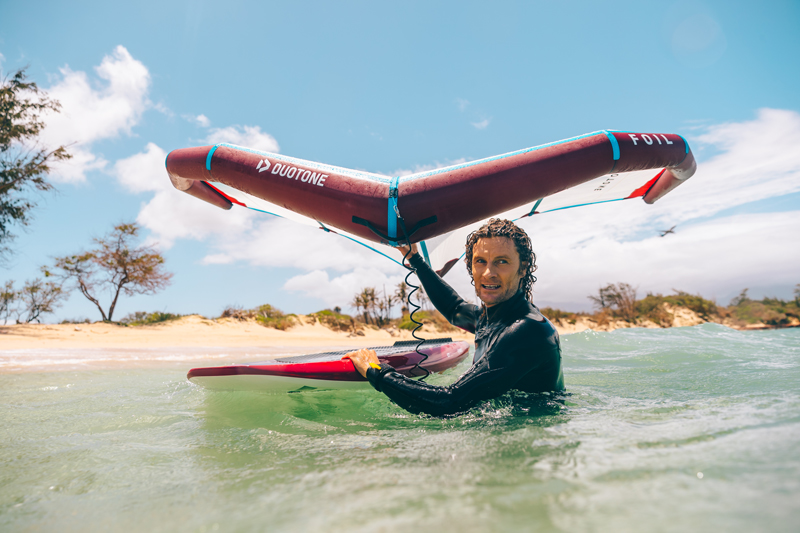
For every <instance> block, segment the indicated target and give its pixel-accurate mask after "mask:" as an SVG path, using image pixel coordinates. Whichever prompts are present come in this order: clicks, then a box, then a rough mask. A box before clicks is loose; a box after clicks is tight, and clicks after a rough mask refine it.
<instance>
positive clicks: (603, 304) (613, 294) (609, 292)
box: [589, 283, 636, 322]
mask: <svg viewBox="0 0 800 533" xmlns="http://www.w3.org/2000/svg"><path fill="white" fill-rule="evenodd" d="M589 299H590V300H592V301H593V302H594V304H595V306H596V307H598V308H600V309H607V310H609V311H611V313H612V314H613V315H614V316H617V317H620V318H622V319H623V320H627V321H629V322H631V321H633V320H635V319H636V289H635V288H633V287H632V286H631V285H629V284H627V283H616V284H614V283H611V284H609V285H606V286H605V287H602V288H601V289H599V290H598V291H597V296H589Z"/></svg>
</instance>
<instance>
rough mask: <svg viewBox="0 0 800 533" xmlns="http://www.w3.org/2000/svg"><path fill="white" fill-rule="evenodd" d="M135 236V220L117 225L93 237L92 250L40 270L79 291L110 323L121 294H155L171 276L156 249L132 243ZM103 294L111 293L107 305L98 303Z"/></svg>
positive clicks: (63, 258) (137, 227) (56, 280)
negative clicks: (93, 245)
mask: <svg viewBox="0 0 800 533" xmlns="http://www.w3.org/2000/svg"><path fill="white" fill-rule="evenodd" d="M138 235H139V225H138V224H136V223H135V222H132V223H127V224H118V225H116V226H114V228H113V229H112V230H111V231H110V232H109V233H108V234H107V235H104V236H103V237H98V238H95V239H93V241H94V244H95V247H94V248H93V249H91V250H89V251H88V252H84V251H81V252H78V253H77V254H74V255H65V256H63V257H56V258H55V264H54V265H53V266H52V267H49V268H48V267H43V268H42V271H43V272H44V275H45V278H51V280H54V282H58V284H59V287H60V288H64V287H66V288H67V289H68V290H78V291H79V292H80V293H81V294H82V295H83V296H84V297H86V299H87V300H89V301H90V302H92V303H93V304H94V305H95V307H97V310H98V311H99V312H100V316H102V318H103V322H111V321H112V320H113V317H114V310H115V309H116V308H117V303H118V301H119V297H120V295H121V294H125V295H127V296H133V295H134V294H155V293H156V292H158V291H160V290H162V289H164V288H166V287H167V286H168V285H169V283H170V279H171V278H172V274H171V273H169V272H167V271H166V270H164V258H163V257H162V256H161V254H159V253H158V251H157V250H156V249H155V248H153V247H152V246H138V247H137V246H134V240H135V239H136V238H137V237H138ZM103 293H110V294H111V301H110V302H109V303H108V307H107V308H106V307H104V306H103V305H102V304H101V303H100V295H101V294H103Z"/></svg>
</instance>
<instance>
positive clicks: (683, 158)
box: [166, 131, 696, 274]
mask: <svg viewBox="0 0 800 533" xmlns="http://www.w3.org/2000/svg"><path fill="white" fill-rule="evenodd" d="M166 166H167V171H168V174H169V177H170V179H171V181H172V183H173V185H174V186H175V188H177V189H178V190H181V191H183V192H186V193H187V194H190V195H192V196H195V197H197V198H199V199H201V200H204V201H206V202H208V203H211V204H213V205H216V206H217V207H221V208H224V209H230V208H231V207H232V205H233V204H238V205H240V206H243V207H247V208H250V209H254V210H257V211H261V212H264V213H268V214H271V215H274V216H279V217H283V218H287V219H290V220H294V221H296V222H300V223H303V224H307V225H313V226H316V227H318V228H320V229H323V230H324V231H328V232H332V233H336V234H339V235H341V236H344V237H345V238H348V239H351V240H353V241H355V242H358V243H359V244H362V245H364V246H366V247H368V248H370V249H371V250H373V251H375V252H377V253H380V254H381V255H384V256H385V257H387V258H389V259H390V260H392V261H395V262H397V261H396V260H395V259H394V258H393V257H390V256H389V255H387V254H385V253H383V252H381V251H380V250H379V249H378V247H376V246H375V244H374V243H376V242H379V243H382V244H389V245H396V244H397V243H398V242H399V241H402V240H404V236H403V227H405V229H406V231H408V232H409V233H411V235H410V237H411V241H412V242H421V244H422V248H423V251H424V252H425V256H426V259H427V260H428V262H429V263H430V264H431V266H433V267H434V268H435V269H436V270H438V271H440V272H441V273H442V274H445V273H446V272H447V271H448V270H449V269H450V268H451V267H452V265H453V264H454V263H455V262H456V261H457V260H458V258H459V257H460V255H461V254H462V253H463V246H464V240H465V238H466V235H467V234H468V233H469V232H470V231H473V230H474V229H475V228H477V227H478V226H479V225H480V224H481V223H483V221H484V220H486V219H487V218H489V217H492V216H497V215H500V214H502V216H504V217H505V218H511V219H512V220H518V219H520V218H524V217H528V216H533V215H536V214H541V213H547V212H551V211H556V210H560V209H568V208H573V207H580V206H584V205H591V204H597V203H604V202H613V201H619V200H624V199H630V198H643V199H644V201H645V202H647V203H653V202H655V201H656V200H658V199H660V198H661V197H663V196H664V195H666V194H667V193H669V192H670V191H671V190H673V189H674V188H675V187H677V186H678V185H680V184H681V183H683V182H684V181H685V180H686V179H688V178H689V177H691V176H692V175H693V174H694V172H695V170H696V164H695V161H694V157H693V155H692V153H691V150H690V149H689V145H688V144H687V143H686V141H685V140H684V139H683V137H680V136H679V135H672V134H646V133H627V132H616V131H613V132H612V131H601V132H595V133H591V134H587V135H582V136H579V137H575V138H572V139H567V140H564V141H558V142H555V143H550V144H546V145H542V146H537V147H533V148H527V149H524V150H519V151H516V152H510V153H508V154H503V155H499V156H495V157H491V158H486V159H481V160H478V161H473V162H470V163H464V164H460V165H454V166H450V167H445V168H442V169H436V170H433V171H427V172H421V173H417V174H413V175H411V176H406V177H403V178H392V177H388V176H382V175H380V174H372V173H366V172H360V171H355V170H350V169H344V168H341V167H335V166H332V165H324V164H321V163H316V162H312V161H305V160H301V159H296V158H291V157H287V156H283V155H279V154H272V153H269V152H260V151H256V150H250V149H246V148H241V147H238V146H234V145H229V144H219V145H214V146H206V147H198V148H186V149H181V150H175V151H173V152H170V154H169V155H168V156H167V161H166ZM400 217H402V218H400Z"/></svg>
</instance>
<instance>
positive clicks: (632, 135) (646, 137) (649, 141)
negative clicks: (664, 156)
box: [628, 133, 672, 146]
mask: <svg viewBox="0 0 800 533" xmlns="http://www.w3.org/2000/svg"><path fill="white" fill-rule="evenodd" d="M639 135H641V136H642V138H641V139H640V138H639V137H637V136H636V134H635V133H629V134H628V137H630V138H631V140H632V141H633V145H634V146H636V142H637V141H644V142H645V144H647V145H651V144H653V137H655V139H656V141H658V144H664V143H666V144H672V141H670V140H669V139H667V136H666V135H664V134H663V133H653V134H651V135H652V137H651V136H650V135H648V134H647V133H640V134H639ZM659 135H660V136H661V139H664V143H662V142H661V139H659V138H658V137H659Z"/></svg>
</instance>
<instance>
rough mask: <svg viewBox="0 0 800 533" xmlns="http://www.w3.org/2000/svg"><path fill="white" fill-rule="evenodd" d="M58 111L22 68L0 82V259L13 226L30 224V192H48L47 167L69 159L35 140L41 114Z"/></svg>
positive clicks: (61, 151)
mask: <svg viewBox="0 0 800 533" xmlns="http://www.w3.org/2000/svg"><path fill="white" fill-rule="evenodd" d="M59 109H60V105H59V103H58V102H56V101H55V100H51V99H49V98H47V96H46V95H45V93H44V92H43V91H42V90H41V89H39V87H37V85H36V83H34V82H32V81H28V79H27V76H26V74H25V69H22V70H18V71H17V72H16V73H14V74H13V75H12V76H11V77H10V78H9V77H5V78H2V79H0V257H3V256H6V255H7V254H8V253H9V252H10V250H11V249H10V248H9V246H8V243H9V241H11V240H12V239H13V238H14V234H13V233H12V231H11V228H12V226H14V225H20V226H25V225H27V224H28V223H29V222H30V211H31V210H32V209H33V208H34V207H35V205H36V204H35V203H34V202H33V200H32V199H31V192H33V191H47V190H50V189H51V188H52V185H51V184H50V183H49V182H48V181H47V180H46V179H45V176H46V175H47V174H48V173H49V172H50V166H51V165H52V164H53V163H54V162H56V161H59V160H63V159H68V158H69V157H71V156H70V155H69V154H68V153H67V150H66V148H65V147H63V146H60V147H58V148H55V149H49V148H46V147H42V146H40V145H39V143H38V140H37V139H38V137H39V134H40V133H41V131H42V129H43V128H44V122H43V120H42V117H43V115H44V114H45V113H47V112H57V111H58V110H59Z"/></svg>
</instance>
